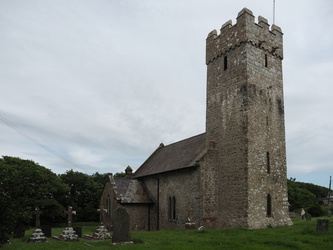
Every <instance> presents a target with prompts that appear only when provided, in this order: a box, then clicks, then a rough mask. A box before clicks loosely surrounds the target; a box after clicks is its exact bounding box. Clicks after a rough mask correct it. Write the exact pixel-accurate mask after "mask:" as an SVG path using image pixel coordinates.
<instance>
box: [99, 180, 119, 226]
mask: <svg viewBox="0 0 333 250" xmlns="http://www.w3.org/2000/svg"><path fill="white" fill-rule="evenodd" d="M100 204H101V205H103V206H104V208H105V209H107V210H108V211H107V213H106V214H105V216H104V221H103V224H104V226H106V227H107V228H108V229H111V228H112V214H113V212H114V211H115V210H116V208H117V207H118V202H117V199H116V196H115V193H114V191H113V188H112V185H111V183H110V181H108V182H107V183H106V184H105V186H104V189H103V191H102V195H101V198H100Z"/></svg>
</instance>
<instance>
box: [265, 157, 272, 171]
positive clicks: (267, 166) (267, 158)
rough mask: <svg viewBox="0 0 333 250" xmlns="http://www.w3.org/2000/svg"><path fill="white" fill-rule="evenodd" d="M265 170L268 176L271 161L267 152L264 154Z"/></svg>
mask: <svg viewBox="0 0 333 250" xmlns="http://www.w3.org/2000/svg"><path fill="white" fill-rule="evenodd" d="M266 168H267V174H269V173H270V172H271V160H270V156H269V152H266Z"/></svg>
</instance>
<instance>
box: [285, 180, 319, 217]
mask: <svg viewBox="0 0 333 250" xmlns="http://www.w3.org/2000/svg"><path fill="white" fill-rule="evenodd" d="M288 200H289V203H290V210H291V211H293V210H295V209H299V208H306V207H310V206H311V205H313V204H316V203H317V197H316V195H314V194H313V193H311V192H310V191H309V190H307V189H305V188H302V187H301V185H300V183H299V182H296V180H295V179H293V178H290V179H289V180H288Z"/></svg>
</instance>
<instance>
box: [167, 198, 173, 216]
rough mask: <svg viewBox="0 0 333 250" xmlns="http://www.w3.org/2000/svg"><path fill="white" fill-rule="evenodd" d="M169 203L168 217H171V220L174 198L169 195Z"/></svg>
mask: <svg viewBox="0 0 333 250" xmlns="http://www.w3.org/2000/svg"><path fill="white" fill-rule="evenodd" d="M168 205H169V209H168V215H169V216H168V219H169V221H171V218H172V200H171V197H169V203H168Z"/></svg>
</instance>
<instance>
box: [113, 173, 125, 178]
mask: <svg viewBox="0 0 333 250" xmlns="http://www.w3.org/2000/svg"><path fill="white" fill-rule="evenodd" d="M125 176H126V174H125V173H124V172H120V173H119V172H117V173H115V174H114V176H113V177H114V178H123V177H125Z"/></svg>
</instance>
